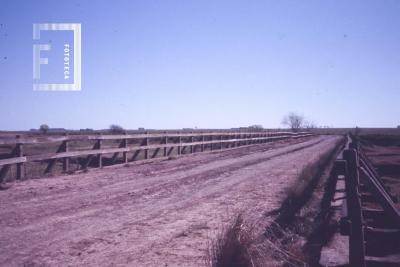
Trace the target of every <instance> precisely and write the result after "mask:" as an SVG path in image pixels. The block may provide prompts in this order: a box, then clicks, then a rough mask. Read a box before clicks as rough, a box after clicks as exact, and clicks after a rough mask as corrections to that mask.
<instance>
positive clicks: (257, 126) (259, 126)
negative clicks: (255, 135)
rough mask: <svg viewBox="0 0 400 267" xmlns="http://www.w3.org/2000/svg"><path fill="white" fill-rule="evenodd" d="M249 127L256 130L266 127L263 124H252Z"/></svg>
mask: <svg viewBox="0 0 400 267" xmlns="http://www.w3.org/2000/svg"><path fill="white" fill-rule="evenodd" d="M248 128H249V129H251V130H256V131H257V130H262V129H264V128H263V126H262V125H261V124H254V125H250V126H249V127H248Z"/></svg>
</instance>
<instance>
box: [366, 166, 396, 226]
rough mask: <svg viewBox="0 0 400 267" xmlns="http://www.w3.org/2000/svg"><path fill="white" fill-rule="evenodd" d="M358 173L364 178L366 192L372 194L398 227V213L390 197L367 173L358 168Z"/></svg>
mask: <svg viewBox="0 0 400 267" xmlns="http://www.w3.org/2000/svg"><path fill="white" fill-rule="evenodd" d="M360 171H361V174H362V176H363V178H364V181H365V185H366V186H367V187H368V190H369V191H370V192H371V193H373V194H374V196H375V197H376V199H377V200H378V201H379V204H380V205H381V206H382V208H383V209H384V210H385V211H386V212H387V213H388V214H389V215H390V216H391V217H392V218H393V220H394V221H396V223H397V224H398V225H399V227H400V212H399V211H398V209H397V208H396V205H395V204H394V203H393V201H392V199H391V197H390V196H389V195H388V194H387V193H386V191H385V190H384V189H383V188H382V187H381V186H380V185H379V183H378V182H377V181H375V180H374V179H373V178H372V177H371V176H370V175H369V174H368V172H367V171H366V170H365V169H364V168H363V167H361V168H360Z"/></svg>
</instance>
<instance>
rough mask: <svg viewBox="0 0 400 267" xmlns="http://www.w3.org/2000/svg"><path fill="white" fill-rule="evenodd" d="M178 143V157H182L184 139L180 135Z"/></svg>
mask: <svg viewBox="0 0 400 267" xmlns="http://www.w3.org/2000/svg"><path fill="white" fill-rule="evenodd" d="M178 143H179V146H178V155H180V154H181V153H182V151H181V149H182V147H181V143H182V137H181V136H180V135H179V136H178Z"/></svg>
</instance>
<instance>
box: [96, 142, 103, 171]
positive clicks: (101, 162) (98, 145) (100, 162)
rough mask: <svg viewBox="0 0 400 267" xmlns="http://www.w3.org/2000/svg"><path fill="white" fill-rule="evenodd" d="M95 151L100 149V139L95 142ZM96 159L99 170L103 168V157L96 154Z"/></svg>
mask: <svg viewBox="0 0 400 267" xmlns="http://www.w3.org/2000/svg"><path fill="white" fill-rule="evenodd" d="M97 149H101V139H98V140H97ZM97 157H98V159H99V168H103V155H102V154H98V155H97Z"/></svg>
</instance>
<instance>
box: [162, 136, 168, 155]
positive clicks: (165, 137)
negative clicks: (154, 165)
mask: <svg viewBox="0 0 400 267" xmlns="http://www.w3.org/2000/svg"><path fill="white" fill-rule="evenodd" d="M163 143H164V144H165V147H164V157H166V156H167V146H166V145H167V144H168V135H167V132H165V136H164V142H163Z"/></svg>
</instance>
